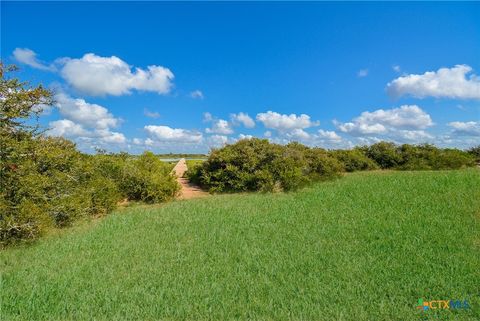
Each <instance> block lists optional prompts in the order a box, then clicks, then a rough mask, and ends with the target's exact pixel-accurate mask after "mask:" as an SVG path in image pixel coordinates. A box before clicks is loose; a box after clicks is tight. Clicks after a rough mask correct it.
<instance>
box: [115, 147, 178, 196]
mask: <svg viewBox="0 0 480 321" xmlns="http://www.w3.org/2000/svg"><path fill="white" fill-rule="evenodd" d="M123 166H124V167H123V168H122V170H121V176H120V178H119V180H118V181H117V182H118V184H119V187H120V190H121V192H122V193H123V195H124V196H126V197H127V198H128V199H130V200H135V201H144V202H147V203H158V202H164V201H167V200H170V199H172V198H173V197H175V195H176V194H177V192H178V191H179V189H180V187H179V185H178V183H177V181H176V178H175V176H174V175H173V174H172V172H171V168H170V166H169V165H168V164H165V163H164V162H162V161H161V160H160V159H159V158H158V157H157V156H155V155H154V154H153V153H151V152H145V153H144V154H142V155H141V156H140V157H138V158H132V159H127V160H126V161H125V162H124V164H123Z"/></svg>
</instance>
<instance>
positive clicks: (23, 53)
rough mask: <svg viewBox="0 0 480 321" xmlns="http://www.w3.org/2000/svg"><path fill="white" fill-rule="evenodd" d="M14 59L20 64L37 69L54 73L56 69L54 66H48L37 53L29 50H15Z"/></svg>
mask: <svg viewBox="0 0 480 321" xmlns="http://www.w3.org/2000/svg"><path fill="white" fill-rule="evenodd" d="M13 58H15V60H17V61H18V62H20V63H23V64H25V65H28V66H30V67H32V68H35V69H40V70H46V71H54V70H55V67H54V66H53V65H50V66H49V65H46V64H45V63H43V62H41V61H40V60H38V58H37V54H36V53H35V51H33V50H31V49H28V48H15V50H14V51H13Z"/></svg>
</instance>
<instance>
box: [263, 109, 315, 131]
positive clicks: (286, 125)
mask: <svg viewBox="0 0 480 321" xmlns="http://www.w3.org/2000/svg"><path fill="white" fill-rule="evenodd" d="M256 118H257V120H258V121H259V122H261V123H263V125H264V126H265V127H266V128H269V129H275V130H278V131H279V132H283V133H285V132H289V131H292V130H295V129H305V128H309V127H313V126H318V124H319V122H314V121H312V120H311V119H310V116H308V115H306V114H301V115H299V116H297V115H296V114H290V115H286V114H279V113H277V112H273V111H268V112H266V113H259V114H257V117H256Z"/></svg>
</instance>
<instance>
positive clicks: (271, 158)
mask: <svg viewBox="0 0 480 321" xmlns="http://www.w3.org/2000/svg"><path fill="white" fill-rule="evenodd" d="M340 171H341V165H340V163H339V162H338V161H337V160H335V159H334V158H332V157H330V156H329V155H328V153H327V152H326V151H324V150H322V149H318V148H308V147H306V146H303V145H301V144H298V143H291V144H288V145H286V146H282V145H277V144H272V143H270V142H269V141H268V140H265V139H263V140H262V139H256V138H255V139H244V140H240V141H238V142H237V143H235V144H233V145H227V146H226V147H224V148H221V149H217V150H213V151H212V152H211V153H210V156H209V158H208V159H207V160H206V161H205V162H204V163H202V164H201V165H199V166H196V167H194V168H193V169H191V170H190V171H189V172H188V177H189V178H190V180H192V181H194V182H196V183H197V184H200V185H202V186H205V187H206V188H208V189H209V190H210V191H212V192H224V191H273V190H287V191H288V190H294V189H297V188H299V187H301V186H303V185H305V184H306V183H308V182H310V181H315V180H320V179H328V178H332V177H336V176H338V175H339V173H340Z"/></svg>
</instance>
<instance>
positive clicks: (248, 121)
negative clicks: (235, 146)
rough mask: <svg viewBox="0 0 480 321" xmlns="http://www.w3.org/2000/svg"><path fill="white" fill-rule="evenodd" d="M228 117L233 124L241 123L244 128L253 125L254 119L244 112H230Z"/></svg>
mask: <svg viewBox="0 0 480 321" xmlns="http://www.w3.org/2000/svg"><path fill="white" fill-rule="evenodd" d="M230 119H231V121H232V124H234V125H235V126H237V125H243V126H244V127H246V128H253V127H255V121H254V120H253V119H252V117H250V116H249V115H248V114H246V113H242V112H240V113H238V114H230Z"/></svg>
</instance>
